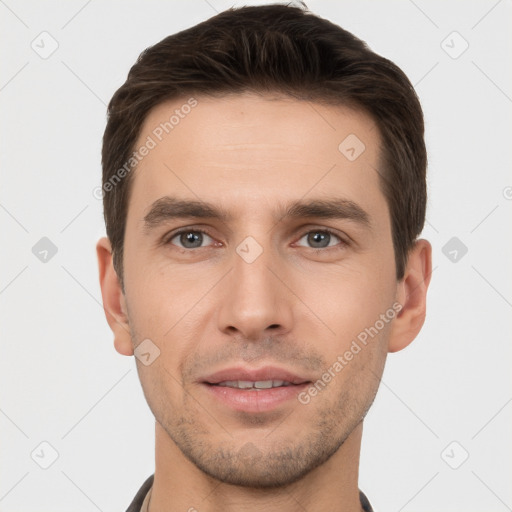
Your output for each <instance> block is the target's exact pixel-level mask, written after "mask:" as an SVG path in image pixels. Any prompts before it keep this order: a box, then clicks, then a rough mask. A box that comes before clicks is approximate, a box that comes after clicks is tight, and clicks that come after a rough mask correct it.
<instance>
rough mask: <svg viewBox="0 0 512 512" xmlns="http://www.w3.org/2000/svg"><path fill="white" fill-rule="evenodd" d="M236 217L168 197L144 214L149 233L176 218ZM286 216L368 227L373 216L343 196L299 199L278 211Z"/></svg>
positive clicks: (200, 203)
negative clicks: (334, 220)
mask: <svg viewBox="0 0 512 512" xmlns="http://www.w3.org/2000/svg"><path fill="white" fill-rule="evenodd" d="M232 217H233V215H231V214H230V213H229V212H228V211H227V210H225V209H224V208H221V207H218V206H216V205H213V204H211V203H207V202H204V201H197V200H183V199H179V198H177V197H172V196H164V197H161V198H160V199H157V200H156V201H155V202H154V203H153V204H152V205H151V208H150V210H149V212H148V213H147V214H146V216H145V217H144V231H146V232H147V233H149V232H150V231H151V230H153V229H154V228H155V227H158V226H159V225H161V224H163V223H165V222H167V221H169V220H173V219H184V218H197V219H214V220H219V221H221V222H224V223H225V222H228V221H229V220H231V219H232ZM284 217H291V218H292V219H302V218H311V217H314V218H321V219H348V220H351V221H354V222H356V223H358V224H360V225H361V226H363V227H365V228H368V229H370V228H371V227H372V223H371V221H370V216H369V214H368V213H367V212H366V211H365V210H363V208H361V207H360V206H359V205H358V204H356V203H354V202H353V201H350V200H348V199H342V198H329V199H313V200H310V201H295V202H293V203H291V204H289V205H287V207H285V208H284V209H281V210H280V211H279V212H276V219H279V220H282V219H283V218H284Z"/></svg>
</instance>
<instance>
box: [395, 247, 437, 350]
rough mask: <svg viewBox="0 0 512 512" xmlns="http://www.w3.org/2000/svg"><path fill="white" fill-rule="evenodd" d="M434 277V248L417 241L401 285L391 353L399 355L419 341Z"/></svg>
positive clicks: (410, 254)
mask: <svg viewBox="0 0 512 512" xmlns="http://www.w3.org/2000/svg"><path fill="white" fill-rule="evenodd" d="M431 274H432V246H431V245H430V243H429V242H428V241H427V240H423V239H420V240H417V241H416V243H415V245H414V247H413V248H412V249H411V251H410V252H409V257H408V260H407V266H406V269H405V274H404V278H403V279H402V281H400V282H399V283H398V289H397V302H399V303H400V304H401V306H402V309H401V310H400V313H399V314H398V315H397V317H396V318H395V319H394V320H393V326H392V329H391V334H390V337H389V343H388V352H398V351H399V350H402V349H403V348H405V347H407V346H408V345H409V344H410V343H411V342H412V341H413V340H414V338H416V336H417V335H418V333H419V332H420V330H421V327H422V326H423V323H424V322H425V315H426V310H427V308H426V305H427V289H428V286H429V284H430V277H431Z"/></svg>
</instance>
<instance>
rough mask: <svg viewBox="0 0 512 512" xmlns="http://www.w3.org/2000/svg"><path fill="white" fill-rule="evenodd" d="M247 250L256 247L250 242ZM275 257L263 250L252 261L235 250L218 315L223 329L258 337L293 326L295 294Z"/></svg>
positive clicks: (253, 338) (283, 330)
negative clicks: (287, 285) (289, 287)
mask: <svg viewBox="0 0 512 512" xmlns="http://www.w3.org/2000/svg"><path fill="white" fill-rule="evenodd" d="M253 243H254V242H253ZM249 246H250V244H249ZM250 250H251V251H254V250H255V247H254V246H250ZM278 257H279V256H278V255H276V254H273V253H271V252H270V250H263V252H262V253H261V254H260V255H259V256H258V257H257V258H256V259H255V260H254V261H251V258H247V257H245V254H244V253H243V252H242V251H240V253H238V252H234V254H233V268H232V270H231V272H229V274H228V275H227V276H226V277H227V279H226V282H225V284H224V293H223V297H222V299H221V302H220V304H221V305H220V311H219V316H218V322H219V329H220V330H221V331H222V332H223V333H225V334H230V335H240V336H242V337H243V338H244V339H247V340H259V339H262V337H264V336H266V335H269V334H273V335H283V334H285V333H286V332H289V331H290V330H291V329H292V322H293V316H292V312H293V300H294V296H293V294H292V293H291V292H290V290H289V289H288V288H287V287H286V286H285V285H284V284H283V281H285V280H286V276H285V275H284V274H285V269H284V265H280V264H279V261H278Z"/></svg>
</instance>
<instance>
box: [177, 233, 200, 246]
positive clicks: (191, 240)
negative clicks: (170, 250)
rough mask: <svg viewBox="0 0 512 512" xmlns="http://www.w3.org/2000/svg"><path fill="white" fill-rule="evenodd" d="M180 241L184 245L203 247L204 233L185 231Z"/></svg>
mask: <svg viewBox="0 0 512 512" xmlns="http://www.w3.org/2000/svg"><path fill="white" fill-rule="evenodd" d="M180 242H181V243H182V245H183V246H184V247H191V246H192V247H201V242H202V235H201V234H200V233H195V232H192V231H189V232H188V233H183V234H182V235H181V240H180Z"/></svg>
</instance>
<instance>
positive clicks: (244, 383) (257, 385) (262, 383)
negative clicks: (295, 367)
mask: <svg viewBox="0 0 512 512" xmlns="http://www.w3.org/2000/svg"><path fill="white" fill-rule="evenodd" d="M210 385H211V386H222V387H226V388H235V389H246V390H253V391H261V390H262V389H271V388H281V387H287V386H296V385H297V384H293V383H291V382H288V381H286V380H258V381H252V380H224V381H222V382H218V383H216V384H210Z"/></svg>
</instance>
